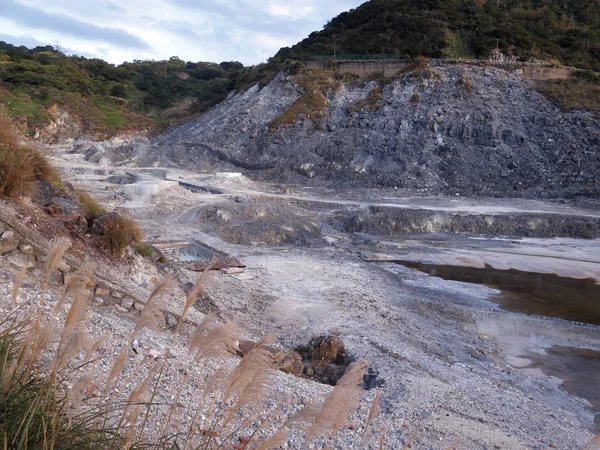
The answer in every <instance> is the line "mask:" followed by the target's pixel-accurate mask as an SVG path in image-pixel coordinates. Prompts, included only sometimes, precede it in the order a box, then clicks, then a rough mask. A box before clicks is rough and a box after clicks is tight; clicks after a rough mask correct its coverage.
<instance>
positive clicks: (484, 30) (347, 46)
mask: <svg viewBox="0 0 600 450" xmlns="http://www.w3.org/2000/svg"><path fill="white" fill-rule="evenodd" d="M497 46H498V47H499V48H500V50H501V51H502V52H503V53H505V54H509V55H513V56H515V57H517V58H519V59H523V60H528V59H530V58H536V59H542V60H546V61H553V62H558V63H562V64H565V65H570V66H576V67H581V68H584V69H591V70H596V71H599V70H600V0H371V1H370V2H367V3H365V4H363V5H362V6H360V7H358V8H356V9H353V10H351V11H349V12H345V13H342V14H340V15H339V16H337V17H335V18H334V19H332V20H331V21H330V22H328V23H327V25H325V27H324V29H323V30H322V31H319V32H315V33H312V34H311V35H310V36H309V37H308V38H307V39H304V40H303V41H302V42H300V43H299V44H297V45H295V46H293V47H292V48H284V49H282V50H280V52H279V53H278V54H277V59H279V60H285V59H287V58H292V59H303V58H307V57H310V56H315V55H333V54H334V52H336V53H337V54H341V53H344V54H369V53H370V54H395V55H397V56H398V57H416V56H419V55H421V56H427V57H432V58H442V57H451V58H455V57H456V58H459V57H462V58H485V57H487V56H489V55H490V53H491V52H492V51H493V50H494V49H496V47H497Z"/></svg>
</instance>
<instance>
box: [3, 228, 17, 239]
mask: <svg viewBox="0 0 600 450" xmlns="http://www.w3.org/2000/svg"><path fill="white" fill-rule="evenodd" d="M14 238H15V232H14V231H12V230H7V231H4V232H3V233H2V239H3V240H9V239H14Z"/></svg>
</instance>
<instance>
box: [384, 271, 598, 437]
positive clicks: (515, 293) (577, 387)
mask: <svg viewBox="0 0 600 450" xmlns="http://www.w3.org/2000/svg"><path fill="white" fill-rule="evenodd" d="M394 262H395V263H397V264H401V265H403V266H405V267H409V268H412V269H417V270H419V271H421V272H425V273H428V274H430V275H432V276H436V277H440V278H443V279H445V280H453V281H463V282H468V283H477V284H483V285H486V286H489V287H493V288H495V289H499V290H500V291H502V293H501V294H500V295H497V296H495V297H494V298H492V300H494V301H496V302H498V303H500V304H501V305H502V307H503V308H504V309H507V310H509V311H514V312H519V313H525V314H532V315H538V316H546V317H558V318H561V319H566V320H571V321H575V322H584V323H589V324H594V325H600V286H599V285H597V284H596V283H595V282H594V280H591V279H588V280H577V279H573V278H564V277H559V276H557V275H550V274H537V273H531V272H521V271H518V270H498V269H493V268H490V267H487V268H484V269H478V268H473V267H461V266H445V265H434V264H420V263H415V262H410V261H394ZM546 353H547V354H546V355H543V356H540V355H533V354H532V355H527V358H529V359H530V360H531V361H532V366H531V367H537V368H539V369H541V370H542V371H543V372H544V373H546V374H547V375H552V376H555V377H557V378H560V379H562V380H563V384H562V386H561V388H562V389H564V390H566V391H567V392H569V393H571V394H573V395H575V396H577V397H581V398H585V399H586V400H588V401H589V402H590V403H591V404H592V408H593V410H594V412H595V413H596V423H597V431H599V432H600V375H599V374H600V352H597V351H592V350H585V349H579V348H572V347H552V348H550V349H548V350H547V351H546Z"/></svg>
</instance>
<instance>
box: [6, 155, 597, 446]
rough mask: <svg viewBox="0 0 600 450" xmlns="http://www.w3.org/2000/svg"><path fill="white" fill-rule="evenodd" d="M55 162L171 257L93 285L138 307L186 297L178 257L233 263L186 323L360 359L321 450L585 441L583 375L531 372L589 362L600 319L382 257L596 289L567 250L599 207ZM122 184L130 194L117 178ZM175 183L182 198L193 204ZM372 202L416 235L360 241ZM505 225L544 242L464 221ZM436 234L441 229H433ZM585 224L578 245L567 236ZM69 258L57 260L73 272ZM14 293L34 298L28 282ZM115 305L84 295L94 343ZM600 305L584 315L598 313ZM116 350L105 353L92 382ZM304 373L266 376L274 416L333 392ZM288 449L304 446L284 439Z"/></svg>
mask: <svg viewBox="0 0 600 450" xmlns="http://www.w3.org/2000/svg"><path fill="white" fill-rule="evenodd" d="M66 150H68V151H65V149H64V148H63V149H61V150H58V152H57V154H56V157H55V163H56V164H57V165H58V166H59V168H60V169H61V172H62V173H63V175H64V179H65V180H67V181H70V182H72V183H73V184H74V185H75V186H76V187H78V188H81V189H84V190H86V191H88V192H90V193H93V194H94V195H95V196H96V197H97V198H98V199H99V200H100V201H101V203H103V204H104V205H105V206H106V207H107V208H108V209H117V210H119V211H122V212H125V213H127V214H129V215H131V216H132V217H134V218H135V219H136V220H138V222H139V223H140V225H141V226H142V227H143V229H144V232H145V235H146V237H147V239H148V241H149V242H151V243H153V244H154V245H155V246H156V247H157V248H160V249H162V251H163V252H164V253H165V255H167V256H168V257H169V263H168V264H166V265H160V268H159V269H156V268H155V267H154V265H152V264H149V263H148V262H145V261H144V259H142V258H141V257H139V256H136V257H135V258H134V261H135V262H134V263H133V264H128V265H123V264H121V263H115V262H113V263H108V262H105V263H103V264H101V266H100V268H99V269H98V270H97V278H98V285H99V286H100V285H102V286H103V287H104V286H106V287H108V288H109V290H110V291H116V292H117V295H116V296H117V297H119V296H120V295H121V294H119V293H122V295H123V296H125V297H126V298H131V299H132V300H133V301H134V302H140V303H141V302H142V301H143V300H144V298H147V296H148V295H149V293H150V289H151V288H152V286H153V282H156V280H157V279H158V278H160V276H161V275H163V274H167V273H175V274H177V277H178V279H179V284H180V286H184V287H185V285H186V284H187V283H193V282H194V281H195V280H197V278H198V276H199V274H198V273H197V272H194V271H191V270H189V268H190V265H189V262H187V263H186V262H184V261H180V260H182V259H183V260H185V258H182V257H181V255H182V254H181V251H180V249H181V248H185V247H186V245H187V244H190V243H194V242H201V243H203V244H206V245H209V246H210V247H212V248H213V249H216V250H218V251H221V252H224V253H226V254H228V255H231V256H233V257H235V258H236V259H237V260H239V261H240V262H241V263H242V264H243V265H245V266H246V267H245V269H244V273H243V274H242V275H227V274H226V273H223V272H219V271H216V272H214V273H213V274H211V276H210V278H209V282H208V286H207V288H206V293H205V295H204V296H203V297H202V298H201V301H199V302H198V304H197V306H196V308H195V310H194V311H193V313H192V314H190V316H189V320H188V322H189V326H190V327H191V325H192V324H193V323H198V321H200V320H201V319H202V317H203V316H204V314H208V313H211V314H216V315H217V317H219V318H220V319H222V320H232V321H234V322H236V323H237V324H238V325H239V326H240V327H241V329H242V330H244V331H243V333H244V336H245V337H247V338H249V339H254V340H256V339H257V338H259V337H260V336H264V335H266V334H274V335H276V336H277V338H278V342H279V343H280V345H282V346H283V347H282V348H286V349H293V348H300V349H301V348H302V347H303V346H306V345H307V344H308V343H309V341H310V340H311V338H314V337H316V336H320V335H324V334H330V333H336V334H337V335H338V336H339V337H340V338H341V339H342V340H343V342H344V343H345V346H346V349H347V352H348V355H349V356H350V357H351V358H353V359H359V360H363V361H366V362H368V363H369V365H370V367H371V369H372V375H371V376H370V378H368V380H367V381H368V383H366V385H368V387H369V388H372V389H370V390H364V392H363V395H362V401H361V403H360V406H359V407H358V409H357V411H356V413H354V414H353V415H352V417H351V418H350V421H349V422H348V423H347V427H346V429H345V430H344V431H343V432H342V433H340V435H339V437H338V439H337V440H336V441H335V443H333V448H340V449H341V448H344V449H345V448H379V447H378V446H379V430H380V429H383V430H384V433H385V444H384V448H390V449H396V448H402V447H403V446H404V445H406V444H407V443H412V444H411V445H412V448H419V449H421V448H422V449H426V448H457V449H458V448H460V449H488V448H489V449H491V448H503V449H521V448H522V449H531V448H536V449H542V448H565V449H579V448H582V447H583V446H585V444H586V443H587V442H589V441H590V440H591V439H592V438H593V436H594V434H595V432H597V428H596V426H597V424H595V423H594V420H595V414H596V413H597V411H598V409H597V408H598V404H597V403H596V404H595V406H594V405H592V404H590V402H589V401H588V400H586V399H585V398H582V397H586V396H587V397H588V398H589V400H590V401H597V396H595V395H594V394H593V393H592V394H590V392H585V391H586V390H585V389H583V391H582V393H581V394H579V395H580V396H577V394H575V393H574V391H573V389H572V385H573V384H578V383H584V384H589V385H590V387H591V389H592V390H593V386H594V383H595V381H594V380H592V377H588V378H587V379H583V380H581V379H574V380H573V381H572V382H571V381H570V380H568V379H564V380H561V379H559V378H557V377H554V376H552V371H548V370H546V371H545V372H544V371H542V370H541V369H540V368H544V369H547V368H546V367H544V365H543V363H541V362H540V361H543V360H544V357H545V356H544V355H546V356H547V358H550V355H551V354H552V351H553V349H555V348H576V349H587V350H590V351H593V350H595V351H600V333H599V328H598V322H595V324H593V323H594V322H590V323H587V324H586V323H583V322H586V320H585V317H584V318H583V319H582V318H579V319H576V320H570V321H567V320H563V319H561V318H560V313H559V314H558V317H556V316H557V314H553V313H552V311H549V310H548V311H545V313H546V314H544V313H543V312H542V314H541V315H529V314H522V313H516V312H510V311H509V310H506V309H503V308H502V307H501V305H502V304H503V303H502V301H500V303H498V299H497V296H498V294H499V291H498V290H497V289H494V288H491V287H486V286H482V285H478V284H470V283H463V282H456V281H445V280H443V279H442V278H438V277H432V276H430V275H427V274H425V273H422V272H420V271H416V270H413V269H410V268H407V267H406V266H403V265H398V264H395V263H394V262H393V261H398V260H401V261H404V262H405V263H406V262H408V263H410V262H413V263H425V264H438V265H450V266H468V267H475V268H485V267H487V268H495V269H518V270H520V271H526V272H534V273H542V274H544V273H547V274H553V273H556V274H558V275H561V276H563V277H570V278H573V279H588V278H592V279H594V280H595V281H596V282H598V280H600V260H599V259H598V257H597V255H598V254H599V253H598V250H599V249H600V242H599V241H598V240H597V239H581V238H582V237H596V236H597V227H598V223H599V221H600V211H598V210H597V209H594V208H591V207H589V206H588V207H585V208H583V207H574V206H569V205H566V204H560V203H545V202H541V201H534V200H490V199H479V200H467V199H464V198H456V197H452V198H446V197H414V196H412V197H407V196H406V195H400V194H399V193H398V192H397V191H394V190H369V191H363V190H344V191H328V190H325V189H314V188H312V189H311V188H302V187H294V186H290V187H285V186H279V185H273V184H265V183H261V182H255V181H251V180H249V179H248V178H246V177H244V176H243V175H242V176H231V177H228V176H217V175H215V174H214V173H205V174H200V173H197V172H191V171H186V170H183V169H173V168H170V169H169V168H167V169H161V168H159V167H152V168H140V167H137V163H135V165H136V166H134V165H133V164H132V163H134V162H135V161H133V160H129V161H128V160H127V159H126V158H124V159H123V160H122V161H120V162H119V167H114V166H113V165H112V164H111V163H109V162H108V160H102V161H100V160H98V161H99V162H98V163H93V162H89V161H86V159H85V157H84V156H83V155H81V154H79V153H70V152H71V149H70V148H68V149H66ZM128 182H134V183H130V184H119V183H128ZM180 183H184V184H183V185H185V186H187V187H188V188H190V186H195V189H193V190H194V191H195V192H192V191H191V190H190V189H185V188H184V187H182V186H183V185H179V184H180ZM373 208H383V209H386V211H387V210H392V211H396V210H399V211H404V212H406V214H407V215H408V217H409V218H410V217H411V215H415V217H416V216H417V215H418V213H419V212H422V213H427V214H429V215H426V216H424V217H423V218H420V219H419V220H417V222H414V223H412V222H411V223H412V225H411V226H412V227H413V228H414V229H413V231H412V232H410V230H409V231H407V229H406V227H402V226H389V224H387V222H385V223H384V222H381V223H380V224H379V226H375V224H371V226H370V229H369V228H366V229H355V228H353V227H351V226H350V225H349V224H350V223H354V222H355V221H356V218H357V217H359V216H361V215H362V217H367V216H373V214H374V211H376V210H374V209H373ZM369 211H371V212H370V213H369ZM460 217H462V218H463V219H464V220H462V221H461V220H459V219H457V218H460ZM503 217H510V218H511V219H510V220H513V221H517V222H518V221H523V220H525V219H526V220H525V222H526V223H528V224H529V225H528V227H526V228H527V229H528V230H530V231H531V230H535V229H536V227H537V226H539V227H540V229H542V230H543V231H542V232H540V233H539V236H536V234H535V233H533V234H532V233H529V234H531V235H532V236H533V237H528V238H523V237H522V236H520V235H519V234H523V233H522V228H517V229H513V230H509V231H508V232H506V233H505V234H504V235H503V234H502V231H503V230H504V228H502V227H501V228H498V229H494V227H493V226H491V225H490V227H489V228H488V229H487V230H482V229H478V228H477V226H474V225H473V223H475V222H477V220H476V219H478V218H481V219H482V220H483V221H484V222H486V223H490V222H494V221H496V223H500V224H501V223H503V222H502V221H503ZM523 217H525V219H523ZM552 218H559V220H558V221H557V222H554V221H553V220H550V219H552ZM395 220H409V219H401V218H396V219H395ZM353 221H354V222H353ZM565 221H566V222H565ZM450 222H451V223H453V224H454V225H453V226H454V227H455V228H454V229H452V228H450V229H448V228H444V226H446V227H447V226H448V223H450ZM556 223H560V226H559V225H556ZM565 223H567V225H565ZM582 223H583V224H584V225H585V229H586V230H587V232H588V233H591V234H590V235H589V236H588V235H585V233H583V235H578V233H579V234H581V231H577V230H579V228H578V226H579V225H581V224H582ZM569 224H570V225H569ZM423 227H424V228H423ZM461 227H462V229H461ZM565 227H566V228H565ZM409 228H410V227H409ZM573 230H575V231H573ZM457 232H458V233H460V234H457ZM570 233H571V234H573V235H574V236H575V237H572V236H571V235H570ZM524 235H528V233H524ZM42 253H43V252H42ZM82 259H83V255H79V260H80V261H81V260H82ZM80 261H77V260H76V259H72V260H70V262H71V263H72V264H73V265H74V266H75V265H77V264H78V263H80ZM7 264H8V263H7V262H3V265H4V266H5V267H6V266H7ZM9 267H10V265H9ZM6 270H7V269H6V268H5V269H4V274H5V275H4V276H5V277H8V276H9V275H7V272H6ZM7 288H8V287H7ZM22 295H31V296H32V298H34V299H39V300H41V298H40V295H39V294H35V288H34V286H30V287H26V288H25V289H24V294H22ZM54 298H55V297H53V295H52V294H50V295H49V296H48V295H47V296H46V299H45V300H44V301H47V302H49V304H52V302H53V301H55V299H54ZM108 298H110V295H108ZM183 298H184V293H183V292H182V291H181V290H178V293H177V294H176V295H174V296H173V297H172V298H171V299H170V300H169V302H168V304H167V305H166V312H167V314H172V315H173V316H174V317H177V315H178V314H180V313H181V309H182V302H183ZM563 301H565V302H568V299H564V298H563ZM113 304H116V306H112V305H113ZM120 304H122V303H121V302H120V300H118V299H117V300H115V299H113V300H112V301H110V300H109V301H103V302H100V300H98V303H96V304H95V305H94V308H93V314H92V321H91V323H92V327H93V330H94V332H95V333H96V334H100V333H101V332H105V331H109V332H110V333H111V334H112V335H113V336H114V337H115V339H116V340H117V341H119V342H120V341H122V340H123V338H124V337H125V336H126V335H127V334H128V333H129V332H130V331H131V329H132V328H133V326H134V325H133V324H134V321H135V319H136V315H137V314H138V313H137V311H136V307H131V305H126V306H130V307H131V308H125V309H124V308H123V307H122V306H120ZM134 304H135V303H134ZM597 308H598V305H597V304H594V305H592V310H593V311H595V313H594V314H597ZM576 309H577V307H576ZM525 312H527V311H525ZM544 315H548V316H550V317H543V316H544ZM553 315H554V317H552V316H553ZM590 317H591V316H590ZM187 332H189V330H188V331H187ZM185 333H186V331H185V330H184V333H183V334H185ZM170 336H171V332H169V331H167V330H165V331H163V332H159V333H154V332H148V334H147V335H144V337H143V338H141V339H139V341H138V342H136V345H139V348H138V349H136V350H135V351H134V349H132V351H131V352H130V353H131V354H130V359H131V360H132V361H131V364H130V365H129V366H128V367H129V370H131V369H132V368H133V367H134V361H137V360H138V359H140V360H141V359H143V357H144V355H145V354H147V353H149V352H150V353H151V352H158V353H160V352H161V351H162V350H161V349H164V348H166V346H168V342H169V339H170ZM140 349H141V351H140ZM118 350H119V348H118V346H115V348H114V349H112V348H111V349H110V350H109V351H108V352H107V355H106V357H107V358H106V362H102V367H105V370H108V367H109V365H110V360H111V358H114V357H115V356H116V354H117V352H118ZM300 352H301V353H302V350H300ZM569 355H570V354H569ZM172 356H173V366H172V367H171V369H170V370H169V373H168V375H167V377H168V378H167V380H169V382H171V380H172V385H170V384H169V383H166V385H165V387H164V391H161V393H160V395H161V398H165V399H166V398H169V397H170V396H172V395H174V392H175V391H176V389H177V371H178V370H179V368H180V367H183V366H185V361H186V349H185V338H184V337H177V338H176V340H175V345H174V347H173V350H172ZM590 361H593V359H590ZM575 372H576V371H575ZM306 373H307V371H306V370H305V371H304V377H298V376H294V375H292V374H284V373H282V372H278V373H277V375H275V377H274V378H273V383H272V390H273V392H272V394H270V395H272V397H269V398H270V399H272V403H273V404H276V405H277V408H281V409H280V413H281V414H283V413H290V412H292V411H295V410H297V409H298V408H299V407H300V406H301V405H305V404H306V403H307V402H309V401H311V399H314V398H322V397H323V396H325V395H326V394H327V393H328V392H329V391H330V390H331V389H332V387H331V386H328V385H327V384H324V383H322V382H320V381H325V380H321V378H324V377H331V375H330V374H328V373H327V372H325V373H323V375H322V376H321V375H319V376H317V375H315V374H313V373H312V372H311V373H310V375H311V377H309V376H307V375H306ZM571 375H573V376H575V375H576V374H574V373H571ZM197 376H199V377H200V376H201V374H198V375H197ZM565 386H567V390H565ZM569 386H570V387H571V389H569ZM375 392H381V396H382V415H381V417H380V418H379V419H378V421H377V422H376V427H375V428H374V429H373V430H372V431H371V433H369V437H368V438H367V439H366V440H365V441H364V442H363V441H362V437H361V435H360V432H361V431H360V430H361V427H362V426H363V424H364V423H365V421H366V415H367V414H368V412H369V408H370V402H371V400H372V399H373V398H374V395H375ZM193 397H194V392H193V390H190V391H189V392H188V391H187V390H186V392H184V393H182V396H181V402H182V403H183V404H185V403H186V402H189V401H192V399H193ZM594 399H596V400H594ZM594 411H596V412H594ZM157 413H158V411H157ZM278 414H279V413H278ZM187 419H188V420H189V418H187ZM181 420H182V421H184V422H185V420H186V417H185V415H184V416H183V417H182V418H181ZM273 426H274V425H273ZM348 427H350V428H348ZM595 430H596V431H595ZM289 448H300V444H299V442H298V441H294V440H292V441H290V444H289ZM319 448H320V447H319Z"/></svg>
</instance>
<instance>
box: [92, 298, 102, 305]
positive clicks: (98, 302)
mask: <svg viewBox="0 0 600 450" xmlns="http://www.w3.org/2000/svg"><path fill="white" fill-rule="evenodd" d="M94 302H96V303H97V304H99V305H103V304H104V299H103V298H102V297H94Z"/></svg>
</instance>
